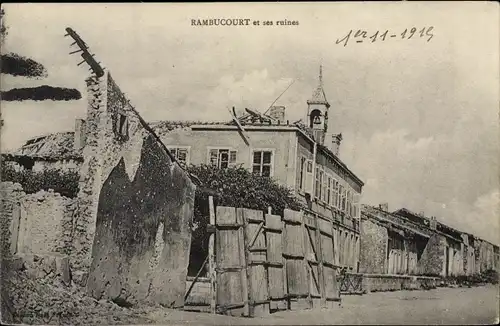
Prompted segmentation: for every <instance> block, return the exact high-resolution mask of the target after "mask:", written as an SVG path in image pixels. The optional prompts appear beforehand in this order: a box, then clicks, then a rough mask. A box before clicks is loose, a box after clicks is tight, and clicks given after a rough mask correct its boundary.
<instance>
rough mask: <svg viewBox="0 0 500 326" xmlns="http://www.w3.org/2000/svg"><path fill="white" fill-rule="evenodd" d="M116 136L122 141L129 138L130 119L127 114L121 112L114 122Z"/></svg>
mask: <svg viewBox="0 0 500 326" xmlns="http://www.w3.org/2000/svg"><path fill="white" fill-rule="evenodd" d="M114 128H115V130H114V131H115V135H116V136H118V138H120V139H127V138H128V117H127V115H126V114H125V112H119V113H118V114H117V115H116V120H115V121H114Z"/></svg>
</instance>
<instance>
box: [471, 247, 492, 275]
mask: <svg viewBox="0 0 500 326" xmlns="http://www.w3.org/2000/svg"><path fill="white" fill-rule="evenodd" d="M474 249H475V254H476V273H481V272H484V271H486V270H489V269H495V253H494V247H493V244H491V243H489V242H487V241H483V240H480V239H476V241H474Z"/></svg>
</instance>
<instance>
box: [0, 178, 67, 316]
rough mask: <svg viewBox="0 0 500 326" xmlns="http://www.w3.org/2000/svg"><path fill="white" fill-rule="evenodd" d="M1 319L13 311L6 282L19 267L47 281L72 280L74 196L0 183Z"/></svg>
mask: <svg viewBox="0 0 500 326" xmlns="http://www.w3.org/2000/svg"><path fill="white" fill-rule="evenodd" d="M0 189H1V193H0V201H1V210H0V213H1V221H2V223H1V242H2V253H1V259H2V261H1V266H2V277H1V279H2V284H1V288H2V305H1V311H2V318H4V319H2V321H7V322H10V321H11V317H12V314H13V313H14V311H13V308H12V301H11V299H12V298H11V289H10V288H9V286H7V284H6V282H7V281H8V280H9V279H11V278H12V276H13V274H12V273H16V271H18V270H25V271H26V273H27V275H28V277H29V278H31V279H33V280H37V281H41V282H48V281H51V280H55V279H57V280H58V281H62V282H63V283H64V284H69V283H70V282H71V275H70V269H69V259H68V257H67V256H66V254H67V253H69V251H70V250H71V237H72V229H73V227H72V220H73V214H74V209H75V205H74V204H75V203H74V200H72V199H69V198H66V197H63V196H61V195H60V194H58V193H54V192H53V191H51V190H49V191H39V192H37V193H35V194H28V195H27V194H26V193H25V192H24V191H23V188H22V186H21V185H20V184H17V183H12V182H1V183H0Z"/></svg>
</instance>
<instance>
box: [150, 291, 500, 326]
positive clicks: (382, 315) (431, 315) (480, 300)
mask: <svg viewBox="0 0 500 326" xmlns="http://www.w3.org/2000/svg"><path fill="white" fill-rule="evenodd" d="M498 300H499V295H498V287H496V286H492V285H490V286H483V287H476V288H440V289H435V290H430V291H399V292H384V293H371V294H366V295H363V296H344V297H343V300H342V305H341V306H340V307H338V308H335V309H330V310H326V309H325V310H303V311H283V312H279V313H275V314H272V315H269V316H266V317H262V318H251V319H249V318H235V317H226V316H218V315H216V316H212V315H209V314H200V313H188V312H182V311H155V312H153V313H151V315H150V316H149V318H152V319H154V320H156V321H157V322H158V323H160V324H166V325H172V324H179V325H186V324H188V325H191V324H192V325H198V324H203V325H318V324H321V325H339V324H350V325H356V324H379V325H380V324H393V325H395V324H398V325H403V324H411V325H418V324H420V325H428V324H433V325H436V324H438V325H443V324H444V325H446V324H448V325H450V324H453V325H460V324H462V325H463V324H476V325H477V324H491V323H494V322H495V321H496V320H498V318H497V316H498V309H499V305H498V302H499V301H498Z"/></svg>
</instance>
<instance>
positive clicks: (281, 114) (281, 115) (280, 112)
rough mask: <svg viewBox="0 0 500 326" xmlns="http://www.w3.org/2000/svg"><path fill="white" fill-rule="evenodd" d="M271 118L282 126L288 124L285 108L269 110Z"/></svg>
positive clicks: (278, 107) (273, 107)
mask: <svg viewBox="0 0 500 326" xmlns="http://www.w3.org/2000/svg"><path fill="white" fill-rule="evenodd" d="M269 116H270V117H271V118H273V119H276V120H278V123H279V124H280V125H281V124H282V125H284V124H286V120H285V107H284V106H272V107H271V109H270V110H269Z"/></svg>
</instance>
